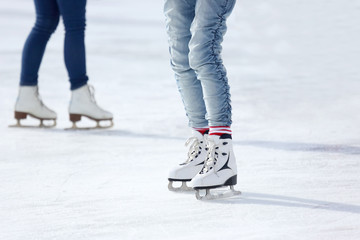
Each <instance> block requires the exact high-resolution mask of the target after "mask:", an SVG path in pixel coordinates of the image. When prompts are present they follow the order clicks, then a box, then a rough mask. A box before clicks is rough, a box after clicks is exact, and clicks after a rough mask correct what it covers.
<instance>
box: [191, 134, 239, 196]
mask: <svg viewBox="0 0 360 240" xmlns="http://www.w3.org/2000/svg"><path fill="white" fill-rule="evenodd" d="M206 149H207V158H206V160H205V164H204V165H203V168H202V169H201V171H200V172H199V173H198V174H197V175H196V176H195V177H194V178H193V179H192V180H191V182H190V185H191V186H192V187H193V188H194V189H195V190H196V198H197V199H199V200H203V199H207V200H211V199H218V198H226V197H231V196H235V195H239V194H241V192H239V191H235V190H234V185H236V183H237V167H236V160H235V155H234V151H233V147H232V139H231V135H228V134H223V135H222V136H217V135H211V136H209V137H208V139H207V146H206ZM226 186H229V187H230V190H227V191H225V192H220V191H218V192H217V193H215V194H211V193H210V189H213V188H221V187H226ZM200 190H205V191H206V193H205V195H201V194H200Z"/></svg>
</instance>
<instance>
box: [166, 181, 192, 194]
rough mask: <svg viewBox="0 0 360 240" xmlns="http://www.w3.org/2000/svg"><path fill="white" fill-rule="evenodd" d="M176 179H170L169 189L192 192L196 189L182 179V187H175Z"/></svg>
mask: <svg viewBox="0 0 360 240" xmlns="http://www.w3.org/2000/svg"><path fill="white" fill-rule="evenodd" d="M173 183H174V181H169V184H168V189H169V190H170V191H172V192H190V191H194V189H193V188H192V187H189V186H187V185H186V181H181V186H180V187H174V186H173Z"/></svg>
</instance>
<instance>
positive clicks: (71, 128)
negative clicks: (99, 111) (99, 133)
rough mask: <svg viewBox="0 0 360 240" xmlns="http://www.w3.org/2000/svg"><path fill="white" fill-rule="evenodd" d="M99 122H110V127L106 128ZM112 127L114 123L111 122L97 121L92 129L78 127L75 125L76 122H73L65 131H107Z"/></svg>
mask: <svg viewBox="0 0 360 240" xmlns="http://www.w3.org/2000/svg"><path fill="white" fill-rule="evenodd" d="M100 121H110V125H108V126H102V125H100ZM113 126H114V123H113V121H112V120H98V121H96V126H94V127H78V126H77V125H76V122H73V125H72V126H71V127H69V128H65V130H95V129H108V128H112V127H113Z"/></svg>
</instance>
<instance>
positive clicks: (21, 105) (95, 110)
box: [10, 84, 113, 129]
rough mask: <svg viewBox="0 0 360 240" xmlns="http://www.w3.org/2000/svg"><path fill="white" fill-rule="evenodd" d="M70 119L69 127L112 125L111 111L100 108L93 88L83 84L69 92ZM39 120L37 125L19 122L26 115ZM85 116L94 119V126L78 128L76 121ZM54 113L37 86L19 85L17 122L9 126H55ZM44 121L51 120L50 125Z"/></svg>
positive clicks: (16, 111)
mask: <svg viewBox="0 0 360 240" xmlns="http://www.w3.org/2000/svg"><path fill="white" fill-rule="evenodd" d="M69 114H70V121H71V122H72V123H73V124H72V127H71V128H69V129H93V128H109V127H112V126H113V121H112V120H113V115H112V113H110V112H108V111H105V110H103V109H102V108H100V107H99V106H98V105H97V103H96V101H95V98H94V89H93V87H92V86H90V85H87V84H86V85H84V86H82V87H80V88H78V89H75V90H73V91H72V92H71V101H70V105H69ZM28 115H29V116H31V117H33V118H36V119H39V120H40V125H39V126H26V125H22V124H21V122H20V121H21V120H22V119H26V117H27V116H28ZM82 116H85V117H88V118H89V119H92V120H94V121H96V126H95V127H87V128H79V127H77V126H76V122H78V121H80V120H81V117H82ZM56 118H57V115H56V113H55V112H54V111H53V110H51V109H50V108H48V107H47V106H46V105H45V104H44V103H43V102H42V100H41V97H40V95H39V89H38V87H37V86H20V89H19V95H18V98H17V100H16V104H15V119H16V120H17V123H16V124H15V125H11V126H10V127H43V128H50V127H55V126H56ZM44 121H52V124H51V125H46V124H44ZM100 121H109V122H110V124H109V125H107V126H101V125H100Z"/></svg>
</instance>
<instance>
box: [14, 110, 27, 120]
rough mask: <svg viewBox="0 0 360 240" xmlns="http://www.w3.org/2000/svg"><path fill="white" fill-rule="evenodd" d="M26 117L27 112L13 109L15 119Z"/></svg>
mask: <svg viewBox="0 0 360 240" xmlns="http://www.w3.org/2000/svg"><path fill="white" fill-rule="evenodd" d="M26 117H27V113H24V112H17V111H15V119H17V120H20V119H26Z"/></svg>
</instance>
